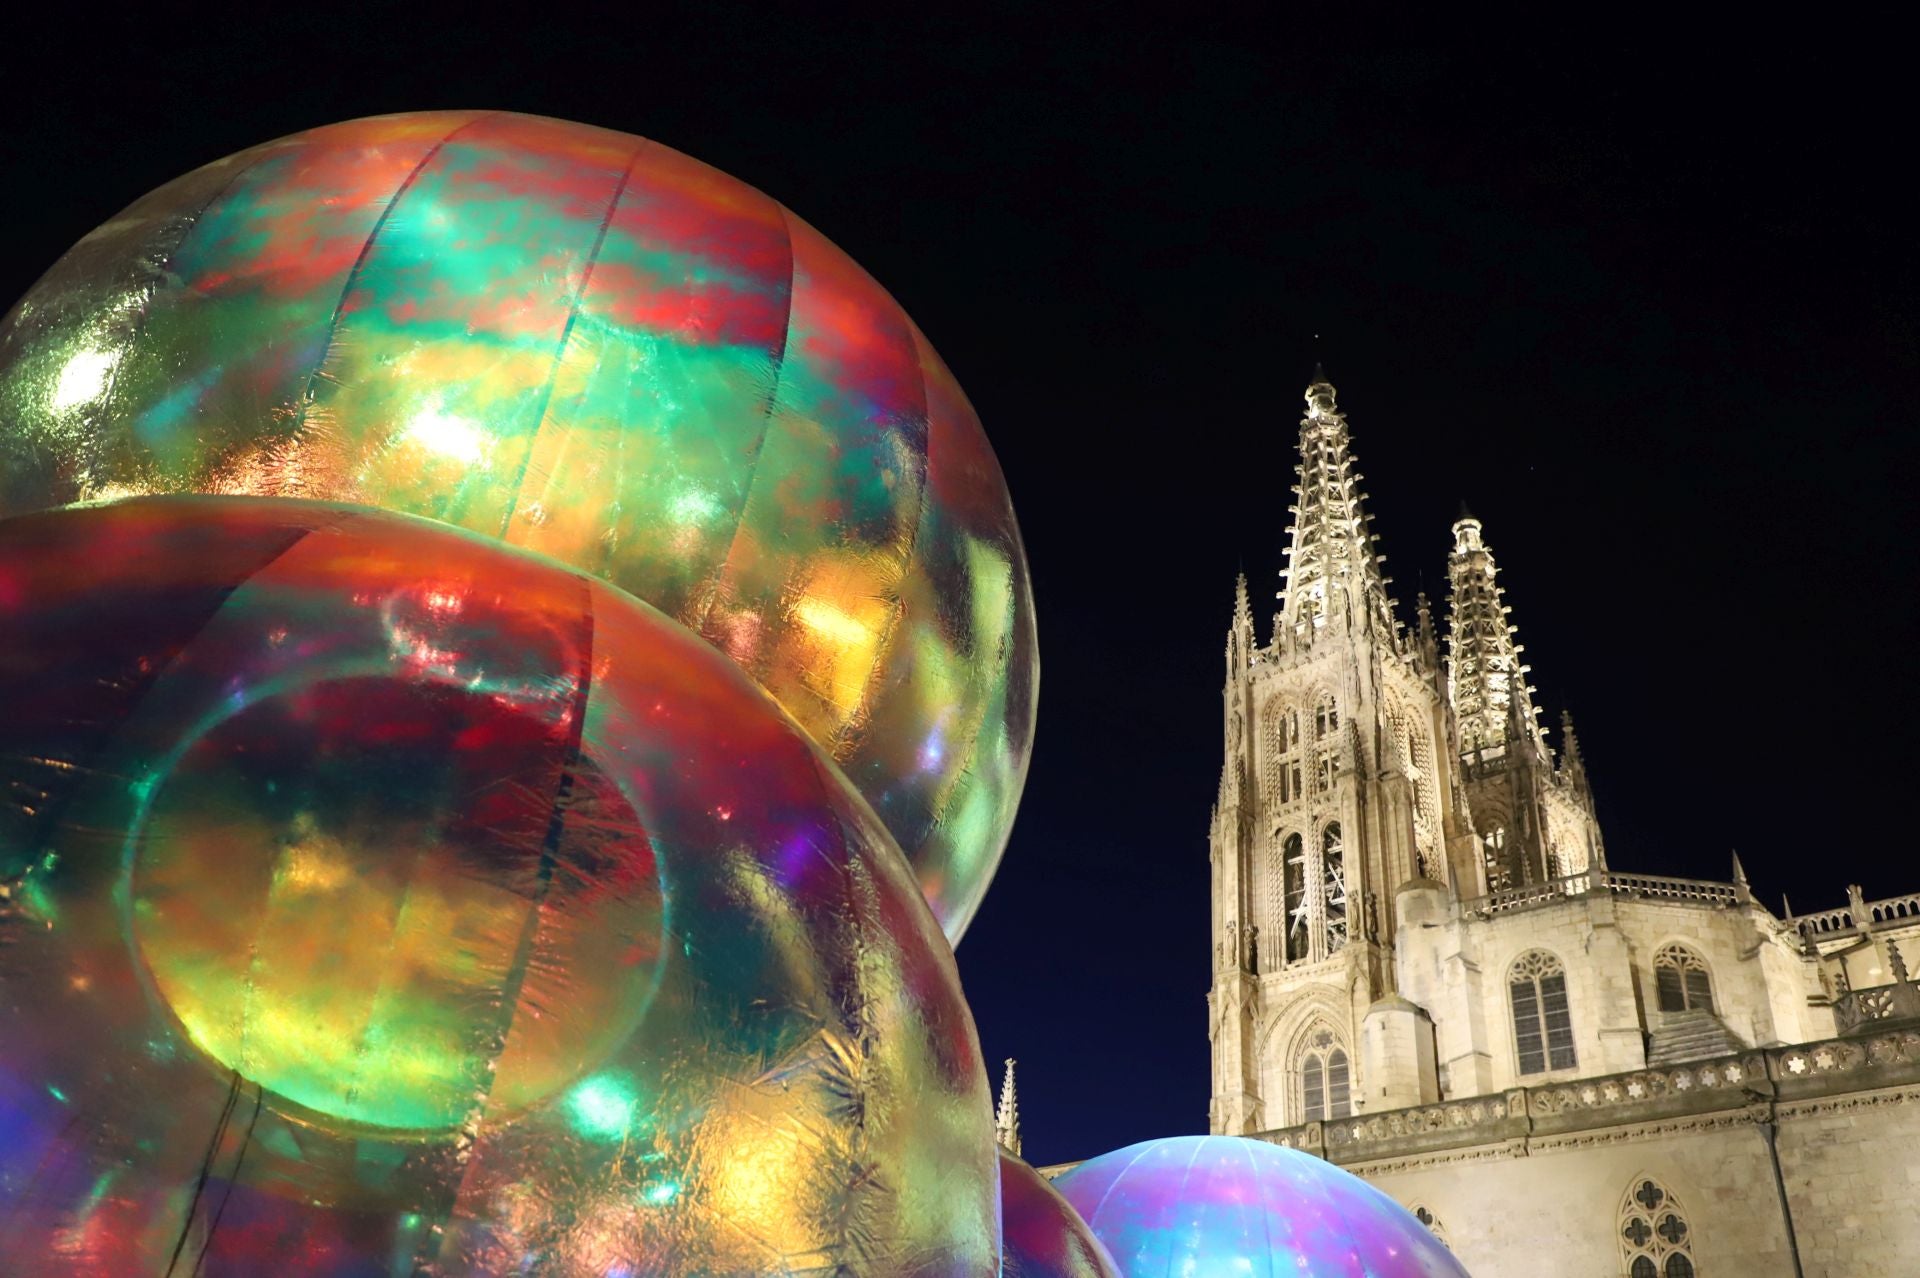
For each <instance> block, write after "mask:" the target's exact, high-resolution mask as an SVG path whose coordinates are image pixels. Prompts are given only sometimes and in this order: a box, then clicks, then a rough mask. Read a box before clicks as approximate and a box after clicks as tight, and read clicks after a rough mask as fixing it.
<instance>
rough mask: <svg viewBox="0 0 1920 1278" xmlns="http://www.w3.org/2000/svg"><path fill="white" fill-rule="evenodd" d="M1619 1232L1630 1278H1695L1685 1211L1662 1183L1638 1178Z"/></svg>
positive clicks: (1622, 1206)
mask: <svg viewBox="0 0 1920 1278" xmlns="http://www.w3.org/2000/svg"><path fill="white" fill-rule="evenodd" d="M1618 1228H1619V1233H1620V1257H1621V1262H1622V1264H1623V1265H1624V1266H1625V1268H1626V1272H1627V1275H1628V1278H1694V1267H1693V1231H1692V1230H1691V1229H1690V1228H1688V1226H1687V1214H1686V1210H1685V1209H1684V1208H1682V1207H1681V1205H1680V1200H1679V1199H1678V1198H1675V1197H1674V1196H1673V1194H1672V1192H1671V1191H1669V1190H1668V1189H1667V1187H1666V1186H1664V1185H1662V1184H1661V1183H1660V1182H1659V1181H1657V1180H1652V1179H1650V1178H1647V1177H1644V1176H1636V1177H1635V1178H1634V1180H1633V1183H1632V1184H1631V1185H1629V1186H1627V1193H1626V1196H1625V1198H1623V1199H1622V1200H1621V1203H1620V1213H1619V1221H1618Z"/></svg>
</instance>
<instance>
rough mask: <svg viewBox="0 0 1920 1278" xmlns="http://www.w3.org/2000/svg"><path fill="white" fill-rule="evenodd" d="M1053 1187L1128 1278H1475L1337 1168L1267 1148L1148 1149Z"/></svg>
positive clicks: (1109, 1157)
mask: <svg viewBox="0 0 1920 1278" xmlns="http://www.w3.org/2000/svg"><path fill="white" fill-rule="evenodd" d="M1053 1183H1054V1187H1055V1188H1056V1189H1058V1190H1059V1191H1060V1193H1061V1195H1062V1196H1063V1197H1064V1198H1065V1199H1066V1200H1067V1201H1068V1202H1069V1203H1071V1204H1072V1205H1073V1207H1074V1208H1075V1209H1076V1210H1077V1211H1079V1213H1080V1214H1081V1215H1082V1216H1083V1217H1085V1218H1086V1221H1087V1224H1088V1225H1090V1226H1091V1227H1092V1229H1093V1233H1094V1236H1095V1237H1097V1238H1099V1239H1100V1241H1101V1242H1103V1243H1105V1244H1106V1246H1107V1250H1108V1251H1109V1252H1111V1253H1112V1255H1113V1259H1114V1262H1115V1264H1116V1265H1118V1267H1119V1270H1120V1272H1121V1274H1122V1275H1124V1278H1174V1276H1175V1275H1178V1276H1179V1278H1466V1275H1467V1271H1466V1270H1465V1269H1463V1268H1462V1267H1461V1265H1460V1262H1459V1261H1457V1260H1455V1259H1454V1258H1453V1253H1452V1252H1450V1251H1448V1250H1447V1249H1446V1248H1445V1247H1444V1246H1442V1245H1441V1244H1440V1242H1439V1240H1437V1239H1436V1238H1434V1236H1433V1235H1432V1234H1430V1233H1428V1232H1427V1229H1426V1227H1425V1226H1423V1225H1422V1224H1421V1223H1420V1222H1419V1221H1418V1220H1417V1219H1415V1218H1414V1216H1413V1214H1412V1213H1411V1212H1409V1211H1407V1210H1406V1209H1405V1208H1404V1207H1402V1206H1400V1204H1398V1203H1396V1202H1394V1201H1393V1199H1391V1198H1389V1197H1387V1196H1386V1195H1385V1194H1383V1193H1381V1192H1380V1191H1379V1190H1377V1189H1375V1188H1374V1187H1373V1186H1371V1185H1369V1184H1367V1183H1366V1182H1365V1181H1363V1180H1361V1179H1360V1178H1359V1177H1357V1176H1354V1175H1352V1174H1351V1173H1349V1172H1344V1171H1341V1170H1340V1169H1339V1168H1338V1167H1335V1166H1334V1165H1333V1164H1331V1163H1328V1162H1323V1161H1322V1160H1320V1159H1318V1158H1315V1157H1314V1156H1313V1155H1311V1154H1303V1153H1301V1152H1299V1151H1298V1150H1293V1149H1282V1148H1280V1147H1279V1146H1277V1145H1269V1144H1267V1143H1266V1142H1265V1141H1258V1140H1249V1139H1246V1138H1245V1137H1240V1136H1176V1137H1172V1138H1170V1139H1166V1140H1150V1141H1143V1142H1141V1143H1140V1144H1138V1145H1129V1146H1127V1147H1126V1148H1125V1149H1120V1150H1115V1151H1114V1152H1113V1153H1111V1154H1102V1155H1100V1157H1098V1158H1094V1159H1090V1160H1088V1161H1087V1162H1084V1163H1082V1164H1080V1165H1079V1166H1078V1167H1075V1168H1073V1169H1072V1170H1071V1171H1068V1172H1066V1173H1064V1174H1063V1175H1061V1176H1060V1177H1059V1179H1057V1180H1055V1181H1054V1182H1053Z"/></svg>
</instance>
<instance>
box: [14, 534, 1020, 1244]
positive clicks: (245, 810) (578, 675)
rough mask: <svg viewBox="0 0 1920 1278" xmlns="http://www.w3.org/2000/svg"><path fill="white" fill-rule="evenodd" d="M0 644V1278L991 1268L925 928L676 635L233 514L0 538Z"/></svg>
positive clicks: (745, 709) (804, 766)
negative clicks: (0, 623)
mask: <svg viewBox="0 0 1920 1278" xmlns="http://www.w3.org/2000/svg"><path fill="white" fill-rule="evenodd" d="M0 615H4V617H5V618H6V623H7V624H6V625H5V626H4V627H0V706H5V707H6V712H5V713H4V714H0V795H4V801H3V802H0V1255H4V1256H6V1257H8V1261H7V1272H8V1273H29V1274H42V1273H44V1274H59V1275H69V1274H71V1275H81V1274H88V1275H91V1274H100V1273H114V1274H121V1273H151V1274H159V1273H163V1272H168V1271H169V1266H170V1265H171V1266H172V1272H176V1273H178V1274H181V1275H185V1274H189V1273H194V1274H200V1275H204V1276H206V1278H215V1276H219V1275H261V1274H268V1273H272V1274H289V1275H293V1274H302V1275H305V1274H312V1275H349V1274H351V1275H367V1274H389V1273H393V1274H411V1273H414V1272H416V1271H417V1270H416V1267H417V1266H427V1267H429V1269H430V1270H431V1272H435V1273H446V1274H487V1275H492V1274H520V1273H534V1272H537V1273H541V1274H557V1275H593V1276H594V1278H605V1275H608V1274H618V1273H629V1274H639V1273H658V1272H672V1273H783V1272H788V1271H790V1270H791V1271H807V1272H812V1271H815V1270H816V1269H825V1270H829V1271H835V1270H836V1268H837V1267H843V1268H844V1271H845V1272H850V1273H873V1274H888V1275H892V1274H940V1275H945V1274H951V1273H981V1274H987V1273H991V1272H993V1266H994V1264H995V1260H996V1254H997V1226H996V1215H997V1212H996V1205H997V1188H996V1182H997V1166H996V1158H995V1153H994V1145H993V1140H992V1124H991V1115H990V1106H989V1098H988V1088H987V1079H986V1073H985V1069H984V1066H983V1064H982V1062H981V1059H980V1052H979V1047H978V1044H977V1040H976V1038H975V1034H974V1029H973V1024H972V1020H971V1017H970V1016H969V1014H968V1012H967V1008H966V1005H965V1003H964V1002H963V1000H962V998H961V994H960V989H959V984H958V981H957V978H956V975H955V971H954V967H953V960H952V957H951V954H950V952H949V950H948V948H947V946H946V943H945V941H944V938H943V937H942V936H941V935H940V932H939V929H938V927H937V925H936V923H935V921H934V919H933V917H932V915H931V913H930V912H929V911H928V910H927V908H926V906H925V904H924V902H923V901H922V900H921V898H920V895H919V893H918V892H917V891H916V890H915V886H914V884H913V881H912V880H911V878H910V877H909V875H908V872H907V869H906V865H905V862H904V861H902V860H901V858H900V856H899V853H898V851H897V849H895V848H894V847H893V845H892V843H891V841H890V839H889V838H888V836H887V834H886V832H885V830H884V829H883V828H882V827H881V826H880V824H879V822H878V821H877V820H876V819H875V817H874V816H873V814H872V812H871V810H870V809H869V808H868V806H867V805H866V804H865V803H864V802H863V801H862V800H861V799H860V798H859V796H858V795H857V794H855V793H854V791H853V790H852V789H851V787H849V786H848V785H847V784H846V782H845V780H844V778H842V777H841V776H840V774H839V773H838V772H837V771H836V770H835V768H834V767H833V765H832V764H831V763H830V762H828V761H827V760H826V759H825V758H824V757H823V756H822V755H821V754H820V753H819V751H818V750H817V749H816V747H815V746H814V745H813V744H812V743H811V742H810V741H809V740H808V738H807V737H806V735H805V734H804V733H802V732H801V731H800V729H799V728H798V727H797V726H795V725H794V724H793V723H792V722H791V720H789V719H788V718H787V717H786V716H785V715H783V714H782V713H781V712H780V710H779V708H778V706H777V705H776V704H775V703H774V702H773V701H772V700H770V699H769V698H768V697H767V696H766V695H765V694H764V693H763V692H762V691H761V690H759V689H758V688H756V687H754V686H753V684H752V683H751V682H749V681H748V680H747V679H746V678H745V676H744V675H743V674H742V673H741V672H740V671H739V670H738V669H737V668H736V667H734V666H733V665H732V664H730V663H729V662H728V661H726V659H725V658H723V657H722V656H720V655H719V654H718V653H716V652H714V651H713V650H712V649H711V648H710V647H709V646H707V645H706V644H704V643H702V642H700V641H699V640H698V639H697V638H695V637H694V636H692V635H690V634H689V633H687V632H686V631H685V630H683V629H682V628H681V627H679V626H678V625H676V624H675V623H673V622H671V621H669V620H668V619H666V618H665V617H663V616H662V615H660V614H659V613H657V612H655V611H653V610H652V609H650V608H648V607H646V606H645V605H643V604H640V603H637V602H636V601H634V600H633V599H632V598H630V597H629V596H627V595H625V594H623V593H621V592H620V591H618V590H615V589H613V588H611V587H609V586H607V585H605V584H603V583H601V582H599V581H595V580H592V579H589V578H587V577H585V576H582V575H579V574H576V573H573V572H571V571H568V570H565V569H563V568H560V567H558V566H556V565H552V564H550V563H547V562H544V561H542V560H539V559H537V558H536V557H534V556H531V555H527V554H525V553H523V552H519V551H514V550H511V549H509V548H506V547H503V546H501V545H499V543H497V542H495V541H492V540H490V539H486V538H480V537H475V536H472V535H469V534H465V533H461V532H458V531H455V530H452V529H449V528H446V527H444V526H440V525H435V524H431V523H428V522H426V521H423V520H416V519H411V518H406V517H402V516H396V515H391V514H383V513H379V512H372V511H367V510H365V509H360V508H351V507H343V506H334V505H329V504H323V503H312V502H298V501H282V500H269V499H251V498H231V497H230V498H205V497H177V498H149V499H137V500H129V501H125V502H120V503H114V504H109V505H104V506H96V507H89V508H81V509H75V510H65V511H59V512H53V513H47V514H39V515H30V516H23V517H18V518H14V519H10V520H5V521H0ZM22 1258H27V1259H25V1260H23V1259H22ZM23 1266H24V1267H23Z"/></svg>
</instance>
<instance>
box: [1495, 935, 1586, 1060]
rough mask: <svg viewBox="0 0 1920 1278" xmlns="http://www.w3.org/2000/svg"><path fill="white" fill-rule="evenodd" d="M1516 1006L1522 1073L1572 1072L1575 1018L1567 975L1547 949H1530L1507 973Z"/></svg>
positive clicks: (1515, 1028)
mask: <svg viewBox="0 0 1920 1278" xmlns="http://www.w3.org/2000/svg"><path fill="white" fill-rule="evenodd" d="M1507 995H1508V998H1509V1000H1510V1001H1511V1003H1512V1006H1513V1044H1514V1055H1515V1057H1516V1058H1517V1060H1518V1062H1519V1066H1520V1072H1521V1073H1522V1074H1544V1073H1546V1072H1547V1071H1548V1070H1553V1069H1572V1068H1573V1066H1574V1053H1573V1017H1572V1015H1571V1013H1570V1012H1569V1010H1568V1007H1567V972H1566V969H1565V968H1564V967H1562V966H1561V964H1560V960H1559V959H1557V958H1555V957H1554V956H1553V955H1551V954H1549V953H1547V952H1546V951H1545V950H1531V951H1529V952H1528V953H1526V954H1522V955H1521V956H1520V957H1519V958H1518V959H1516V960H1514V964H1513V966H1512V968H1510V969H1509V970H1508V972H1507Z"/></svg>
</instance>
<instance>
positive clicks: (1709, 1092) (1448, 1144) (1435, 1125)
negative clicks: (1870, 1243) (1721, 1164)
mask: <svg viewBox="0 0 1920 1278" xmlns="http://www.w3.org/2000/svg"><path fill="white" fill-rule="evenodd" d="M1915 1099H1920V1029H1889V1030H1885V1031H1882V1032H1881V1033H1878V1034H1868V1035H1861V1036H1858V1037H1854V1038H1844V1039H1827V1040H1824V1041H1821V1042H1816V1043H1802V1044H1796V1045H1794V1046H1791V1047H1779V1048H1768V1049H1765V1050H1758V1049H1756V1050H1753V1051H1746V1052H1740V1053H1738V1054H1736V1055H1733V1056H1725V1057H1720V1058H1718V1059H1716V1060H1710V1061H1693V1062H1689V1063H1687V1064H1684V1065H1675V1066H1670V1067H1667V1068H1663V1069H1643V1070H1634V1071H1631V1072H1629V1073H1625V1074H1612V1075H1607V1076H1605V1077H1601V1078H1588V1079H1577V1080H1573V1081H1570V1082H1564V1083H1552V1084H1549V1085H1546V1086H1542V1087H1517V1088H1513V1089H1511V1090H1509V1091H1506V1092H1502V1093H1497V1094H1493V1095H1487V1096H1474V1097H1464V1098H1462V1099H1459V1100H1450V1101H1442V1102H1440V1103H1439V1104H1435V1105H1416V1106H1412V1107H1410V1108H1406V1109H1396V1110H1388V1111H1385V1112H1383V1113H1378V1114H1367V1115H1358V1116H1355V1117H1352V1118H1342V1119H1337V1120H1329V1121H1328V1122H1325V1123H1308V1124H1306V1125H1305V1126H1303V1127H1294V1128H1286V1129H1283V1130H1279V1131H1271V1132H1263V1133H1260V1134H1259V1137H1258V1138H1259V1139H1261V1140H1267V1141H1271V1142H1273V1143H1274V1144H1277V1145H1284V1146H1286V1147H1288V1148H1291V1149H1300V1150H1304V1151H1306V1152H1308V1153H1313V1154H1317V1155H1319V1156H1320V1157H1322V1158H1325V1159H1327V1160H1328V1161H1330V1162H1334V1163H1337V1164H1340V1165H1341V1166H1346V1167H1352V1168H1354V1169H1356V1170H1364V1171H1367V1172H1386V1171H1395V1170H1406V1169H1410V1168H1413V1167H1431V1166H1441V1165H1444V1164H1447V1163H1456V1162H1477V1161H1481V1160H1484V1159H1488V1158H1514V1157H1525V1156H1527V1155H1529V1154H1531V1153H1534V1152H1546V1151H1549V1150H1558V1149H1575V1148H1582V1147H1586V1146H1592V1145H1604V1144H1614V1143H1618V1142H1623V1141H1635V1140H1649V1139H1655V1138H1658V1137H1662V1136H1670V1135H1674V1134H1677V1133H1682V1132H1691V1131H1705V1130H1713V1129H1722V1128H1730V1127H1739V1126H1744V1125H1748V1124H1754V1123H1764V1122H1768V1121H1770V1120H1772V1119H1773V1118H1774V1117H1776V1116H1789V1117H1791V1116H1794V1115H1799V1114H1811V1113H1827V1112H1840V1111H1844V1110H1849V1109H1859V1108H1865V1107H1871V1106H1879V1105H1891V1104H1902V1103H1905V1102H1907V1101H1909V1100H1915Z"/></svg>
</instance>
